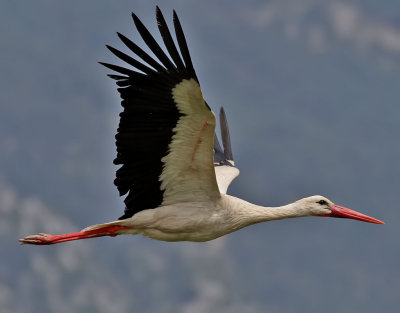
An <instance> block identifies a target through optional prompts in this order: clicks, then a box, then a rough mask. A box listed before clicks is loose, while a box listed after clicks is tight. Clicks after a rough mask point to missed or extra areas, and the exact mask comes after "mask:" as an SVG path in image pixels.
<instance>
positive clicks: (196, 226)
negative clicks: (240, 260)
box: [135, 208, 230, 241]
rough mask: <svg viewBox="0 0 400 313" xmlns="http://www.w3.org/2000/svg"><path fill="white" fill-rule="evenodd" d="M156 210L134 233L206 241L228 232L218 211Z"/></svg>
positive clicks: (167, 239) (159, 237)
mask: <svg viewBox="0 0 400 313" xmlns="http://www.w3.org/2000/svg"><path fill="white" fill-rule="evenodd" d="M157 210H158V211H153V212H149V213H154V214H152V216H151V218H150V219H149V220H151V222H147V223H143V224H145V225H143V227H140V228H138V229H136V231H135V233H136V234H141V235H143V236H146V237H150V238H152V239H156V240H162V241H208V240H212V239H215V238H218V237H220V236H223V235H225V234H227V233H229V232H230V231H229V230H228V229H229V227H228V226H227V225H226V220H225V218H224V216H223V215H222V214H220V213H215V212H213V213H211V214H204V215H202V214H194V212H190V209H189V210H187V211H186V212H185V213H183V214H182V211H179V214H173V213H176V212H171V211H169V212H163V210H160V208H158V209H157ZM138 217H139V216H138ZM149 220H148V221H149Z"/></svg>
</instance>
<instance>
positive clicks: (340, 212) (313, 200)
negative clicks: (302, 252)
mask: <svg viewBox="0 0 400 313" xmlns="http://www.w3.org/2000/svg"><path fill="white" fill-rule="evenodd" d="M296 203H297V204H298V205H300V206H301V207H303V208H304V209H307V211H308V212H309V213H310V215H312V216H322V217H340V218H351V219H354V220H359V221H363V222H368V223H375V224H385V223H384V222H382V221H380V220H377V219H376V218H373V217H370V216H368V215H365V214H362V213H359V212H357V211H353V210H351V209H348V208H345V207H343V206H340V205H337V204H334V203H333V202H332V201H330V200H329V199H327V198H325V197H323V196H312V197H308V198H304V199H300V200H298V201H296Z"/></svg>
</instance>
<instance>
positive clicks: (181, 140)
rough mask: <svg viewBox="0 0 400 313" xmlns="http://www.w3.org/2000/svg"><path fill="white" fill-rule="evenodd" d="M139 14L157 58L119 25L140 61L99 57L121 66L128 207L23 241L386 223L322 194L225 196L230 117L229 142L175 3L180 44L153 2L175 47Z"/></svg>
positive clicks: (200, 236) (229, 177) (120, 179)
mask: <svg viewBox="0 0 400 313" xmlns="http://www.w3.org/2000/svg"><path fill="white" fill-rule="evenodd" d="M132 17H133V21H134V24H135V26H136V28H137V30H138V32H139V34H140V35H141V37H142V39H143V41H144V42H145V43H146V45H147V47H148V48H149V49H150V50H151V51H152V53H153V54H154V55H155V57H156V58H153V57H151V56H150V55H149V54H147V53H146V52H145V51H144V50H142V49H141V48H140V47H139V46H138V45H136V44H135V43H134V42H132V41H131V40H130V39H128V38H127V37H125V36H124V35H122V34H120V33H118V37H119V38H120V39H121V41H122V42H123V43H124V44H125V45H126V46H127V47H128V48H129V49H130V50H131V51H132V52H133V53H134V54H135V55H136V56H137V57H139V58H140V59H141V61H138V60H137V59H135V58H133V57H131V56H129V55H127V54H125V53H122V52H121V51H119V50H117V49H115V48H113V47H110V46H107V48H108V49H109V50H110V51H111V52H112V53H113V54H115V55H116V56H117V57H118V58H120V59H121V60H122V61H124V62H126V63H127V64H129V65H130V66H131V67H133V68H135V69H132V68H125V67H121V66H117V65H113V64H108V63H101V64H102V65H104V66H106V67H107V68H109V69H111V70H113V71H114V72H117V73H118V74H116V75H115V74H113V75H109V76H110V77H111V78H112V79H114V80H116V83H117V85H118V86H119V88H118V91H119V93H120V95H121V98H122V102H121V104H122V107H123V112H122V113H121V114H120V122H119V128H118V131H117V135H116V145H117V157H116V158H115V160H114V163H115V164H117V165H121V167H120V168H119V169H118V170H117V173H116V179H115V181H114V183H115V185H116V186H117V188H118V190H119V193H120V195H121V196H122V195H127V196H126V198H125V212H124V214H123V216H121V217H120V218H119V219H118V220H117V221H114V222H110V223H105V224H100V225H93V226H89V227H87V228H85V229H83V230H82V231H80V232H77V233H70V234H64V235H50V234H43V233H41V234H39V235H32V236H27V237H25V238H23V239H20V240H19V241H20V243H22V244H34V245H49V244H55V243H59V242H64V241H70V240H78V239H84V238H92V237H100V236H117V235H125V234H141V235H143V236H147V237H150V238H153V239H157V240H163V241H207V240H212V239H215V238H218V237H220V236H223V235H226V234H228V233H231V232H233V231H236V230H238V229H240V228H243V227H246V226H249V225H251V224H255V223H260V222H266V221H270V220H278V219H284V218H290V217H303V216H327V217H342V218H350V219H355V220H360V221H364V222H369V223H376V224H384V223H383V222H381V221H379V220H377V219H375V218H372V217H369V216H367V215H364V214H361V213H358V212H356V211H353V210H350V209H348V208H345V207H342V206H339V205H337V204H334V203H333V202H332V201H330V200H328V199H327V198H325V197H322V196H312V197H308V198H304V199H300V200H298V201H296V202H293V203H291V204H287V205H283V206H280V207H263V206H259V205H255V204H251V203H249V202H246V201H244V200H241V199H238V198H235V197H232V196H229V195H227V194H226V192H227V189H228V186H229V184H230V183H231V182H232V181H233V180H234V179H235V178H236V177H237V176H238V175H239V170H238V169H237V168H236V167H235V163H234V161H233V156H232V150H231V144H230V137H229V130H228V124H227V120H226V116H225V113H224V110H223V109H221V112H220V128H221V137H222V143H223V148H222V147H221V145H220V144H219V142H218V139H217V136H216V135H215V126H216V118H215V115H214V113H213V112H212V111H211V109H210V107H209V106H208V104H207V102H206V101H205V100H204V99H203V95H202V92H201V89H200V85H199V80H198V78H197V75H196V72H195V70H194V68H193V64H192V61H191V58H190V55H189V50H188V47H187V44H186V39H185V37H184V34H183V31H182V27H181V24H180V22H179V19H178V16H177V15H176V12H175V11H174V12H173V24H174V28H175V35H176V41H177V43H178V46H176V45H175V42H174V40H173V39H172V36H171V33H170V31H169V29H168V26H167V23H166V22H165V19H164V17H163V15H162V13H161V11H160V9H159V8H158V7H157V8H156V17H157V25H158V29H159V31H160V34H161V37H162V41H163V43H164V45H165V48H166V50H167V51H168V55H167V54H166V53H165V52H164V51H163V49H162V48H161V47H160V45H159V44H158V43H157V41H156V40H155V39H154V38H153V36H152V35H151V34H150V32H149V31H148V30H147V29H146V27H145V26H144V25H143V24H142V22H141V21H140V20H139V19H138V17H137V16H136V15H135V14H132ZM177 47H178V48H179V49H178V48H177Z"/></svg>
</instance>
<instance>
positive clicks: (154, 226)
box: [83, 194, 329, 241]
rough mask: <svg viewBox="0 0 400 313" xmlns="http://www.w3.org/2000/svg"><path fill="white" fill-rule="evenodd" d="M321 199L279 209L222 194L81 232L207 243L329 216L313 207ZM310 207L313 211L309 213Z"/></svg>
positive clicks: (155, 210)
mask: <svg viewBox="0 0 400 313" xmlns="http://www.w3.org/2000/svg"><path fill="white" fill-rule="evenodd" d="M320 199H326V198H323V197H321V196H313V197H309V198H305V199H301V200H299V201H296V202H294V203H291V204H288V205H285V206H281V207H263V206H258V205H254V204H252V203H249V202H247V201H244V200H242V199H239V198H236V197H232V196H229V195H225V194H221V197H220V198H219V199H218V200H217V201H215V202H214V203H211V202H190V203H179V204H174V205H167V206H162V207H158V208H156V209H149V210H144V211H141V212H139V213H137V214H135V215H134V216H133V217H131V218H128V219H125V220H121V221H115V222H111V223H107V224H100V225H94V226H90V227H88V228H85V229H84V230H83V231H88V230H94V229H98V228H103V227H105V226H111V225H118V226H129V227H132V228H130V229H126V230H120V231H118V234H134V235H136V234H141V235H143V236H146V237H150V238H152V239H156V240H162V241H208V240H212V239H215V238H218V237H221V236H223V235H226V234H228V233H231V232H233V231H236V230H238V229H240V228H243V227H246V226H249V225H251V224H256V223H260V222H266V221H269V220H277V219H283V218H289V217H301V216H310V215H314V214H315V215H318V214H325V213H329V209H327V208H322V207H321V206H320V205H319V204H317V205H313V204H315V203H316V201H318V200H320ZM327 201H329V200H327ZM310 206H311V207H313V208H314V209H313V210H310V209H309V208H310Z"/></svg>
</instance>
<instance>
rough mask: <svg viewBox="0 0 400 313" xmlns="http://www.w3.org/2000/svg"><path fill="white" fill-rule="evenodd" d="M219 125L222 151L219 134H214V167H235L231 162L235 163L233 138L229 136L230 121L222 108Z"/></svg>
mask: <svg viewBox="0 0 400 313" xmlns="http://www.w3.org/2000/svg"><path fill="white" fill-rule="evenodd" d="M219 125H220V130H221V138H222V145H223V147H224V149H222V147H221V145H220V143H219V141H218V137H217V134H214V166H219V165H228V166H233V164H232V163H231V162H229V161H233V154H232V147H231V138H230V135H229V127H228V120H227V119H226V114H225V110H224V108H223V107H221V110H220V111H219Z"/></svg>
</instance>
